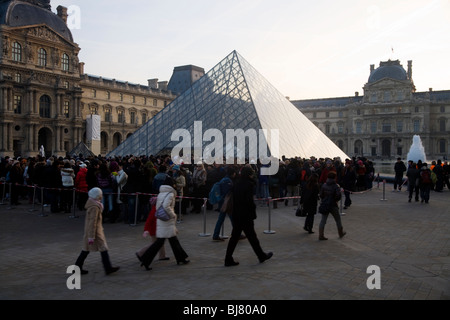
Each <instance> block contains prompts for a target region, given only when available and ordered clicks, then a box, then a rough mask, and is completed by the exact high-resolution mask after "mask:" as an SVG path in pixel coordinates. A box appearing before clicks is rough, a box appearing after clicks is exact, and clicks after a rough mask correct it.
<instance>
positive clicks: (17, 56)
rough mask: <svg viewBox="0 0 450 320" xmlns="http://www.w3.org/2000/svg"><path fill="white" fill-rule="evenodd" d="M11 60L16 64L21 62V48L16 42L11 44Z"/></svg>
mask: <svg viewBox="0 0 450 320" xmlns="http://www.w3.org/2000/svg"><path fill="white" fill-rule="evenodd" d="M12 59H13V60H14V61H16V62H22V46H21V45H20V43H18V42H14V43H13V46H12Z"/></svg>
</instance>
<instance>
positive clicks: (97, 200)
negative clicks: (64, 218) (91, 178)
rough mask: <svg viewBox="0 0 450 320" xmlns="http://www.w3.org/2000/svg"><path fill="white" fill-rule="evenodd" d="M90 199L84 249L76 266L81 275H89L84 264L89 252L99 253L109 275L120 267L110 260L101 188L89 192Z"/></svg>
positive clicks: (87, 204) (87, 205)
mask: <svg viewBox="0 0 450 320" xmlns="http://www.w3.org/2000/svg"><path fill="white" fill-rule="evenodd" d="M88 196H89V199H88V201H87V202H86V205H85V209H86V210H87V211H86V220H85V226H84V237H83V249H82V251H81V253H80V255H79V256H78V259H77V261H76V262H75V265H76V266H78V267H79V268H80V270H81V274H87V273H88V271H87V270H83V264H84V261H85V260H86V258H87V256H88V254H89V252H91V251H99V252H100V254H101V257H102V263H103V267H104V269H105V273H106V274H107V275H109V274H111V273H114V272H116V271H117V270H119V267H113V266H112V265H111V261H110V259H109V254H108V245H107V243H106V238H105V233H104V232H103V223H102V212H103V204H102V198H103V192H102V190H101V189H100V188H97V187H95V188H92V189H91V190H89V192H88Z"/></svg>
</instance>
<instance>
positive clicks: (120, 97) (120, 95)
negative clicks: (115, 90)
mask: <svg viewBox="0 0 450 320" xmlns="http://www.w3.org/2000/svg"><path fill="white" fill-rule="evenodd" d="M119 99H120V101H123V93H119Z"/></svg>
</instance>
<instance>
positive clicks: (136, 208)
mask: <svg viewBox="0 0 450 320" xmlns="http://www.w3.org/2000/svg"><path fill="white" fill-rule="evenodd" d="M138 201H139V194H138V193H136V201H135V202H134V224H130V226H132V227H135V226H137V214H138V207H139V203H138Z"/></svg>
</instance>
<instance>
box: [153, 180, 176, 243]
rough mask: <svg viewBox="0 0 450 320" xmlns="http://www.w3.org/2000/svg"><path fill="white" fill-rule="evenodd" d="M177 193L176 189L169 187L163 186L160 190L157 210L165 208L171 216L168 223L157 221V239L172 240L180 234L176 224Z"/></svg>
mask: <svg viewBox="0 0 450 320" xmlns="http://www.w3.org/2000/svg"><path fill="white" fill-rule="evenodd" d="M176 196H177V192H176V191H175V189H174V188H172V187H171V186H168V185H162V186H161V187H160V188H159V194H158V199H157V200H156V210H158V208H159V207H160V206H163V208H164V210H166V212H167V213H168V214H169V216H170V219H169V220H168V221H162V220H161V219H157V221H156V237H157V238H167V239H168V238H172V237H175V236H176V235H177V233H178V230H177V227H176V223H177V215H176V214H175V199H176Z"/></svg>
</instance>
